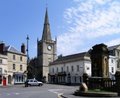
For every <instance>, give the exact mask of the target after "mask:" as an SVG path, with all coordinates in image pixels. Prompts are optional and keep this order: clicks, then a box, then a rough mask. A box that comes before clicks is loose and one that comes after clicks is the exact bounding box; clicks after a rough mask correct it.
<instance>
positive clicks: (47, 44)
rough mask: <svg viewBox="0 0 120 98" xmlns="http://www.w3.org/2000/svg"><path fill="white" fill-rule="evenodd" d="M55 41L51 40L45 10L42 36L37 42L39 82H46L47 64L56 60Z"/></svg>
mask: <svg viewBox="0 0 120 98" xmlns="http://www.w3.org/2000/svg"><path fill="white" fill-rule="evenodd" d="M56 57H57V55H56V41H54V40H52V37H51V31H50V24H49V18H48V11H47V9H46V13H45V20H44V27H43V34H42V38H41V40H40V41H39V40H37V59H38V68H39V72H38V75H39V78H40V79H39V80H41V79H44V80H45V81H46V82H47V81H48V73H49V63H50V62H53V61H54V60H55V59H56Z"/></svg>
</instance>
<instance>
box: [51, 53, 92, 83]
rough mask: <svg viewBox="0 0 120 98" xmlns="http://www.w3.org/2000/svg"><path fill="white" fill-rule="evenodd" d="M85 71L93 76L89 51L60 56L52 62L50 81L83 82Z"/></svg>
mask: <svg viewBox="0 0 120 98" xmlns="http://www.w3.org/2000/svg"><path fill="white" fill-rule="evenodd" d="M84 73H87V74H88V75H89V76H91V61H90V57H89V54H88V53H87V52H84V53H79V54H73V55H68V56H63V57H58V59H57V60H55V61H53V62H52V63H50V66H49V83H59V84H77V83H81V82H82V81H83V74H84Z"/></svg>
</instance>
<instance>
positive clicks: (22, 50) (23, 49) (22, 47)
mask: <svg viewBox="0 0 120 98" xmlns="http://www.w3.org/2000/svg"><path fill="white" fill-rule="evenodd" d="M21 52H22V53H24V54H25V44H24V43H22V45H21Z"/></svg>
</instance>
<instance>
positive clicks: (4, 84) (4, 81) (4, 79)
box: [3, 77, 6, 86]
mask: <svg viewBox="0 0 120 98" xmlns="http://www.w3.org/2000/svg"><path fill="white" fill-rule="evenodd" d="M3 86H6V78H5V77H3Z"/></svg>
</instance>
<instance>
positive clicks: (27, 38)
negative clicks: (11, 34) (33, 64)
mask: <svg viewBox="0 0 120 98" xmlns="http://www.w3.org/2000/svg"><path fill="white" fill-rule="evenodd" d="M26 40H27V49H26V52H27V77H26V78H27V79H28V77H29V76H28V74H29V70H28V67H29V66H28V65H29V51H28V44H29V43H28V42H29V36H28V35H27V37H26Z"/></svg>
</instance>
